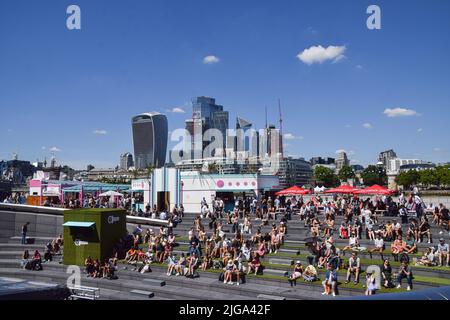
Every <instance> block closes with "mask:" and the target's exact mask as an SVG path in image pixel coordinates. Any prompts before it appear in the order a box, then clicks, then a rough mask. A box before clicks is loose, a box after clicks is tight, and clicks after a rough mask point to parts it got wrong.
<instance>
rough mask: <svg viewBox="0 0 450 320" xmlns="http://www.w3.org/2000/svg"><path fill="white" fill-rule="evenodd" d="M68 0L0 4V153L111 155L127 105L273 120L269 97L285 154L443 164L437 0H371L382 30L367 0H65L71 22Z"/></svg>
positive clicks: (77, 158) (104, 162)
mask: <svg viewBox="0 0 450 320" xmlns="http://www.w3.org/2000/svg"><path fill="white" fill-rule="evenodd" d="M68 4H69V3H68V2H67V3H66V2H64V1H63V2H62V3H60V4H58V5H49V4H46V3H29V2H26V1H17V2H2V3H1V4H0V38H1V39H2V40H3V42H4V47H2V50H1V51H0V70H2V72H1V73H0V87H1V88H2V94H1V95H0V110H1V111H2V113H3V115H5V119H7V124H6V125H2V127H1V129H0V135H1V136H2V138H1V139H0V159H5V160H8V159H10V158H11V155H12V153H14V152H16V153H18V154H19V158H20V159H26V160H29V161H32V162H33V161H35V160H36V159H37V158H39V159H40V160H43V158H44V156H46V157H47V160H48V159H49V158H50V156H51V153H54V154H55V156H56V157H57V159H58V161H59V162H60V163H63V164H68V165H70V166H72V167H74V168H76V169H84V168H85V167H86V165H87V164H93V165H94V166H95V167H115V166H116V165H117V164H118V158H119V155H120V154H121V153H123V152H125V151H129V152H132V150H133V146H132V132H131V128H130V125H129V120H130V119H131V118H132V116H133V115H136V114H140V113H142V112H154V111H156V112H161V113H164V114H166V115H167V117H168V121H169V131H170V132H172V131H173V130H175V129H178V128H184V121H185V120H186V119H188V118H190V117H191V114H192V106H191V104H190V102H189V101H190V100H191V98H193V97H196V96H209V97H213V98H215V99H216V100H217V101H218V102H219V103H220V105H223V106H224V110H226V111H229V112H230V119H235V118H236V117H237V116H239V117H242V118H244V119H248V120H249V121H251V122H252V123H253V124H254V128H257V129H262V128H263V127H264V121H265V120H264V107H266V106H267V107H268V111H269V119H270V121H269V124H275V125H277V126H278V98H280V99H281V104H282V111H283V120H284V121H283V132H284V134H285V136H284V142H285V151H286V155H292V156H298V157H304V158H305V159H310V158H311V157H315V156H322V157H337V154H336V152H337V151H339V150H346V151H347V154H348V156H349V158H350V160H353V162H352V163H351V164H362V165H364V166H366V165H368V164H369V163H376V161H377V158H378V154H379V153H380V152H381V151H383V150H388V149H394V150H395V151H396V152H397V154H398V156H399V157H400V158H417V159H422V160H427V161H432V162H436V163H440V162H448V161H449V160H450V143H449V142H448V139H446V137H447V136H448V134H447V133H446V127H447V126H448V123H447V122H448V119H449V115H450V108H448V107H449V101H450V92H449V91H448V87H450V72H449V71H450V64H449V62H448V56H449V53H450V40H449V39H448V36H447V34H446V31H447V30H449V27H450V19H449V18H450V10H449V9H450V4H449V3H448V2H445V1H437V0H436V1H433V6H430V3H429V2H425V1H423V2H421V1H418V2H411V1H396V2H395V3H390V2H388V1H377V4H378V5H379V6H380V8H381V12H382V29H381V30H368V29H367V27H366V19H367V17H368V15H367V14H366V8H367V6H368V5H369V4H371V3H368V2H366V1H361V2H358V4H348V3H335V2H334V1H324V2H323V4H322V5H321V6H319V7H318V6H316V5H314V7H313V6H312V5H311V4H308V3H304V2H299V1H285V2H282V3H281V4H280V3H277V4H271V3H259V2H256V1H249V2H248V3H240V2H237V1H234V2H233V1H231V3H230V2H228V3H227V4H221V3H214V2H210V1H198V2H195V3H192V4H187V3H183V2H181V1H172V2H169V3H167V2H163V1H152V2H151V3H148V2H144V1H136V2H135V3H133V5H126V4H118V3H110V2H107V1H96V2H95V3H92V2H88V1H84V0H80V1H77V5H79V6H80V8H81V11H82V19H83V20H82V21H83V22H82V29H81V30H77V31H69V30H67V29H66V27H65V19H66V17H67V16H66V14H65V8H66V7H67V5H68ZM238 5H239V10H236V6H238ZM6 13H7V14H6ZM123 17H126V18H123ZM30 25H32V26H33V28H30V27H29V26H30ZM445 39H447V40H445ZM19 110H20V111H19ZM22 111H23V112H22ZM294 115H295V116H294ZM230 125H232V124H230ZM24 128H26V129H25V130H24ZM330 137H331V138H330ZM169 139H170V135H169ZM175 144H176V142H169V145H168V150H171V147H173V146H174V145H175Z"/></svg>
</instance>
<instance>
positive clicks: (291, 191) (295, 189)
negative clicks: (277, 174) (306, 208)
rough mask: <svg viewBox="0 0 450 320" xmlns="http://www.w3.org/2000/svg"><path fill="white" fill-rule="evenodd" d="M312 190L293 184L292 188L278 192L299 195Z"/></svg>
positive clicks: (282, 194)
mask: <svg viewBox="0 0 450 320" xmlns="http://www.w3.org/2000/svg"><path fill="white" fill-rule="evenodd" d="M310 193H311V191H310V190H308V189H303V188H300V187H297V186H293V187H290V188H287V189H285V190H281V191H279V192H277V193H276V195H277V196H297V195H304V194H310Z"/></svg>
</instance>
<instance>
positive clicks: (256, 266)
mask: <svg viewBox="0 0 450 320" xmlns="http://www.w3.org/2000/svg"><path fill="white" fill-rule="evenodd" d="M260 267H261V261H260V259H259V254H258V253H256V254H255V257H254V258H253V259H252V261H251V262H250V263H249V264H248V271H247V274H250V272H252V270H255V275H257V274H258V270H259V268H260Z"/></svg>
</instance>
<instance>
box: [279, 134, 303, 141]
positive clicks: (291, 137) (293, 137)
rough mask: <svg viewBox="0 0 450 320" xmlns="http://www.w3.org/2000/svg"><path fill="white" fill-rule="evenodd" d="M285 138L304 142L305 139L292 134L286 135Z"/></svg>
mask: <svg viewBox="0 0 450 320" xmlns="http://www.w3.org/2000/svg"><path fill="white" fill-rule="evenodd" d="M283 138H284V139H285V140H303V139H304V137H302V136H298V137H297V136H295V135H293V134H292V133H285V134H284V135H283Z"/></svg>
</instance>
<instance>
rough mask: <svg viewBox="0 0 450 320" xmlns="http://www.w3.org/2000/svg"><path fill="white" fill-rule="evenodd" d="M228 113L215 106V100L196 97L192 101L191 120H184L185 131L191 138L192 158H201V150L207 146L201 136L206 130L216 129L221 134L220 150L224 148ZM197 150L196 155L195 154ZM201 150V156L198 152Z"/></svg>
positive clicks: (206, 142) (221, 107)
mask: <svg viewBox="0 0 450 320" xmlns="http://www.w3.org/2000/svg"><path fill="white" fill-rule="evenodd" d="M228 116H229V114H228V111H223V106H220V105H217V104H216V100H215V99H214V98H210V97H196V98H194V99H192V119H188V120H186V130H187V131H188V132H189V133H190V135H191V137H192V150H193V152H194V158H199V157H200V158H202V157H203V150H204V149H205V147H206V146H207V145H208V144H209V142H208V141H203V139H202V137H203V134H204V133H205V132H206V130H208V129H217V130H219V131H220V133H221V134H222V141H221V143H220V144H221V146H222V150H225V148H226V137H227V129H228ZM195 150H197V153H196V152H195ZM200 150H201V154H200V152H199V151H200Z"/></svg>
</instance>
